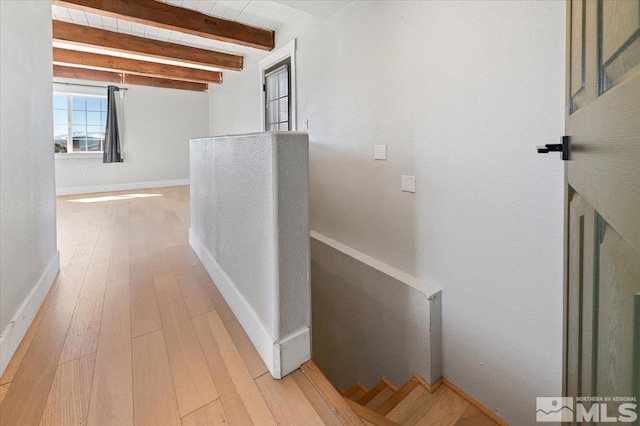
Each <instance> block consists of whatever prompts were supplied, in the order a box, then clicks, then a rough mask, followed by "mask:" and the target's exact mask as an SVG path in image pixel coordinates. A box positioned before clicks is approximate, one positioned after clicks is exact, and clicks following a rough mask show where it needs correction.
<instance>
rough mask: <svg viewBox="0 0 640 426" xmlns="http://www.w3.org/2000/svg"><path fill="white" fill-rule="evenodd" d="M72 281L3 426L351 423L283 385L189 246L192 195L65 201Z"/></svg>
mask: <svg viewBox="0 0 640 426" xmlns="http://www.w3.org/2000/svg"><path fill="white" fill-rule="evenodd" d="M57 215H58V216H57V225H58V226H57V228H58V247H59V249H60V263H61V265H60V273H59V274H58V277H57V278H56V280H55V282H54V284H53V287H52V289H51V291H50V292H49V294H48V296H47V298H46V300H45V302H44V304H43V306H42V308H41V309H40V311H39V312H38V314H37V316H36V318H35V320H34V322H33V323H32V325H31V327H30V329H29V331H28V332H27V334H26V336H25V338H24V340H23V341H22V343H21V345H20V347H19V348H18V350H17V352H16V354H15V356H14V357H13V358H12V360H11V362H10V364H9V366H8V367H7V369H6V371H5V373H4V374H3V376H2V379H1V380H0V401H2V405H1V406H0V424H1V425H2V426H4V425H7V426H8V425H25V426H26V425H38V424H40V425H85V424H87V425H112V424H122V425H133V424H136V425H180V424H182V425H185V426H186V425H216V424H228V423H231V424H260V425H267V424H276V423H277V424H336V425H337V424H342V423H341V422H340V420H339V419H338V417H337V416H336V414H335V413H334V412H333V411H332V410H331V408H330V407H329V405H327V403H326V402H325V400H324V399H323V398H322V396H321V395H320V394H319V393H318V392H317V390H316V388H315V387H314V386H313V384H312V383H311V382H310V381H309V380H308V379H307V376H305V375H304V374H303V373H302V372H301V371H300V370H297V371H295V372H294V373H292V374H291V375H289V376H287V377H286V378H284V379H283V380H280V381H276V380H273V379H272V377H271V375H270V374H269V373H268V370H267V368H266V367H265V365H264V363H263V362H262V360H261V359H260V357H259V355H258V353H257V352H256V350H255V349H254V347H253V345H252V344H251V342H250V340H249V339H248V337H247V335H246V334H245V332H244V330H243V329H242V327H241V326H240V324H239V323H238V321H237V320H236V318H235V317H234V315H233V313H232V312H231V310H230V309H229V307H228V306H227V304H226V303H225V301H224V299H223V298H222V296H221V295H220V293H219V292H218V290H217V289H216V287H215V286H214V284H213V283H212V281H211V279H210V278H209V275H208V274H207V272H206V270H205V269H204V267H203V266H202V265H201V263H200V261H199V260H198V258H197V257H196V256H195V254H194V253H193V252H192V251H191V249H190V248H189V245H188V238H187V232H188V228H189V187H173V188H159V189H150V190H138V191H124V192H117V193H102V194H92V195H82V196H65V197H58V199H57Z"/></svg>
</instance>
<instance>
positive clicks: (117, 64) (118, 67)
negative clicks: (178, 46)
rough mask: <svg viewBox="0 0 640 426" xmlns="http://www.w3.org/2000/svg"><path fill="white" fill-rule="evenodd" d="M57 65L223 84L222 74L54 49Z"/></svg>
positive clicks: (54, 61)
mask: <svg viewBox="0 0 640 426" xmlns="http://www.w3.org/2000/svg"><path fill="white" fill-rule="evenodd" d="M53 63H54V64H55V65H70V66H78V65H80V66H82V67H91V68H95V69H101V70H105V71H116V72H125V73H132V74H142V75H146V76H149V77H158V78H168V79H173V80H186V81H195V82H199V83H217V84H220V83H222V73H221V72H219V71H207V70H201V69H196V68H187V67H178V66H175V65H167V64H159V63H157V62H147V61H138V60H136V59H128V58H119V57H117V56H108V55H100V54H97V53H88V52H79V51H77V50H68V49H59V48H55V47H54V48H53Z"/></svg>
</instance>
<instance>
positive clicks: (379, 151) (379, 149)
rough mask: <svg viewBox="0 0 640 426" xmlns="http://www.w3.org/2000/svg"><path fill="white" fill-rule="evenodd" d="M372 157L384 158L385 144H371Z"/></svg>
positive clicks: (385, 152)
mask: <svg viewBox="0 0 640 426" xmlns="http://www.w3.org/2000/svg"><path fill="white" fill-rule="evenodd" d="M373 158H374V160H386V159H387V146H386V145H374V146H373Z"/></svg>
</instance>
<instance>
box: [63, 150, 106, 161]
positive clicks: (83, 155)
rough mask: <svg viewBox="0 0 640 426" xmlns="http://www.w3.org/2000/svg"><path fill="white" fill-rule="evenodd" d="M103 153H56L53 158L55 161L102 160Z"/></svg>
mask: <svg viewBox="0 0 640 426" xmlns="http://www.w3.org/2000/svg"><path fill="white" fill-rule="evenodd" d="M103 154H104V151H91V152H82V151H74V152H56V153H55V158H56V160H60V159H71V158H82V159H86V158H97V159H100V160H102V157H103Z"/></svg>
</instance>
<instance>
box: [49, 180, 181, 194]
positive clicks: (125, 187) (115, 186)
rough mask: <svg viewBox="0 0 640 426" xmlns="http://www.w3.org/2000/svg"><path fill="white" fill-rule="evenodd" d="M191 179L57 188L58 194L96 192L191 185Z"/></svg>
mask: <svg viewBox="0 0 640 426" xmlns="http://www.w3.org/2000/svg"><path fill="white" fill-rule="evenodd" d="M189 182H190V180H189V179H174V180H156V181H153V182H134V183H116V184H113V185H94V186H77V187H73V188H56V195H76V194H93V193H94V192H112V191H129V190H132V189H146V188H164V187H168V186H182V185H189Z"/></svg>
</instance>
